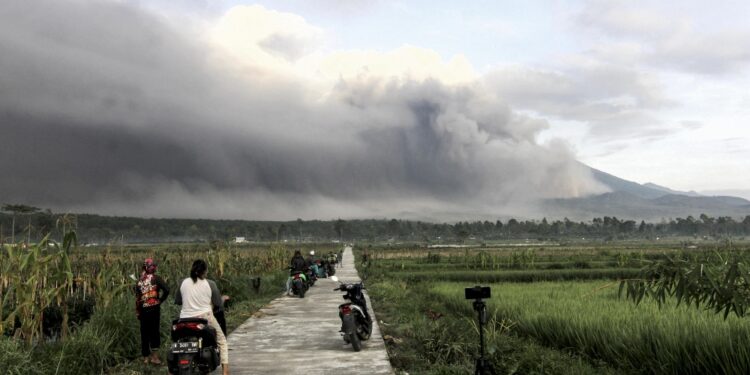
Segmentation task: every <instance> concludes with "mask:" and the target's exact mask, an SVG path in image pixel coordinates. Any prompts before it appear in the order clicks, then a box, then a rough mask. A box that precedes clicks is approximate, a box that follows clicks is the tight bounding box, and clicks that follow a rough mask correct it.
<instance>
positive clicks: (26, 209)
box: [2, 203, 39, 243]
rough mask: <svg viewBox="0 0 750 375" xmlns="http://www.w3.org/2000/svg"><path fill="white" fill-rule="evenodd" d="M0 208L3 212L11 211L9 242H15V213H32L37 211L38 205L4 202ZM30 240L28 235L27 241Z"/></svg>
mask: <svg viewBox="0 0 750 375" xmlns="http://www.w3.org/2000/svg"><path fill="white" fill-rule="evenodd" d="M2 210H3V211H5V212H10V213H11V215H12V216H11V218H12V219H11V220H12V224H11V228H10V234H11V242H13V243H15V242H16V215H29V214H33V213H35V212H38V211H39V207H34V206H27V205H25V204H8V203H6V204H4V205H3V207H2ZM29 236H31V218H29ZM28 242H31V238H30V237H29V241H28Z"/></svg>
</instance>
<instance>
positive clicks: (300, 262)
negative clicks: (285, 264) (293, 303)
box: [286, 250, 307, 294]
mask: <svg viewBox="0 0 750 375" xmlns="http://www.w3.org/2000/svg"><path fill="white" fill-rule="evenodd" d="M306 270H307V262H306V261H305V258H303V257H302V252H301V251H299V250H295V251H294V256H292V260H291V261H289V271H290V272H289V274H290V276H289V278H288V279H287V280H286V294H291V291H292V276H291V274H293V273H295V272H301V273H302V275H301V277H302V278H303V279H304V280H305V281H307V277H306V276H305V271H306Z"/></svg>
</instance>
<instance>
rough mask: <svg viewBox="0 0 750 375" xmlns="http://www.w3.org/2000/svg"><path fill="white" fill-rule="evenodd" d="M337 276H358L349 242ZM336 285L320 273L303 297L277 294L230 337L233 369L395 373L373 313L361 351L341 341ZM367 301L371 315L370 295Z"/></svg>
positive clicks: (241, 371) (344, 278) (356, 278)
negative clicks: (356, 350)
mask: <svg viewBox="0 0 750 375" xmlns="http://www.w3.org/2000/svg"><path fill="white" fill-rule="evenodd" d="M336 276H338V277H339V278H340V279H341V280H342V281H343V282H356V281H359V276H358V275H357V271H356V269H355V268H354V257H353V255H352V249H351V248H350V247H347V248H345V249H344V256H343V258H342V262H341V263H340V264H339V268H338V269H336ZM337 285H338V284H337V283H335V282H333V280H330V279H319V280H318V281H317V282H316V283H315V286H313V287H312V288H310V290H308V292H307V293H306V294H305V298H299V297H297V296H294V297H286V296H283V297H279V298H277V299H275V300H273V301H272V302H271V303H270V304H268V305H267V306H266V307H264V308H262V309H261V310H260V311H258V312H257V313H256V314H255V315H254V316H253V317H252V318H250V319H248V320H247V321H246V322H245V323H243V324H242V325H241V326H240V327H238V328H237V329H236V330H235V331H234V332H232V333H231V334H230V335H229V338H228V341H229V364H230V370H231V373H232V374H305V375H308V374H393V370H392V369H391V364H390V362H389V361H388V354H387V353H386V350H385V344H384V343H383V337H382V335H381V334H380V327H379V326H378V324H377V319H373V327H372V328H373V332H372V337H371V338H370V339H369V340H368V341H363V342H362V344H363V345H362V350H361V351H360V352H354V350H353V349H352V346H351V345H348V344H345V343H344V340H343V338H342V337H341V334H340V333H339V330H340V329H341V320H340V319H339V316H338V305H339V304H341V303H343V302H344V299H343V298H342V296H343V293H342V292H340V291H333V288H335V287H336V286H337ZM367 303H368V306H367V307H368V309H369V310H370V314H371V316H373V317H375V313H374V312H373V311H372V304H371V303H370V299H369V297H367ZM220 369H221V367H220V368H219V370H220ZM216 373H220V372H219V371H217V372H216Z"/></svg>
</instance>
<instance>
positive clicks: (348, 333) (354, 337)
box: [331, 276, 372, 352]
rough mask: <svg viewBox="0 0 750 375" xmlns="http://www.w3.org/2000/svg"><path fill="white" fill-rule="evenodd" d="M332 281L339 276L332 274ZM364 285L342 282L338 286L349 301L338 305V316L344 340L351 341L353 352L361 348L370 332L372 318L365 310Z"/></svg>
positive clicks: (368, 337) (336, 279) (337, 279)
mask: <svg viewBox="0 0 750 375" xmlns="http://www.w3.org/2000/svg"><path fill="white" fill-rule="evenodd" d="M331 279H332V280H333V281H337V282H338V281H339V278H338V277H336V276H332V277H331ZM363 289H365V286H364V285H363V284H362V283H361V282H360V283H355V284H344V283H341V285H339V287H338V288H336V289H334V290H340V291H342V292H346V294H345V295H344V296H343V297H344V299H347V300H349V301H350V302H348V303H344V304H341V305H339V318H341V333H342V335H343V336H344V342H346V343H347V344H349V343H351V344H352V348H353V349H354V351H355V352H358V351H360V350H362V341H365V340H368V339H370V335H371V334H372V318H370V314H369V313H368V312H367V301H366V300H365V296H364V294H362V290H363Z"/></svg>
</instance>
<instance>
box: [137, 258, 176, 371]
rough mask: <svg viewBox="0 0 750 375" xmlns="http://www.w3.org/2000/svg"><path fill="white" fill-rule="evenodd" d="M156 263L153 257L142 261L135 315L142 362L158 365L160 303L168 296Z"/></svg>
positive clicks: (167, 290) (159, 362) (159, 361)
mask: <svg viewBox="0 0 750 375" xmlns="http://www.w3.org/2000/svg"><path fill="white" fill-rule="evenodd" d="M156 268H157V264H156V262H154V260H153V259H151V258H147V259H146V260H144V261H143V271H142V272H141V277H140V278H139V279H138V282H137V283H136V284H135V309H136V316H137V317H138V320H140V322H141V355H143V363H149V362H151V363H153V364H155V365H160V364H161V360H160V359H159V347H160V346H161V329H160V322H161V304H162V302H164V301H165V300H166V299H167V296H169V288H168V287H167V284H166V283H165V282H164V280H162V278H161V277H159V276H158V275H157V274H156Z"/></svg>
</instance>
